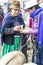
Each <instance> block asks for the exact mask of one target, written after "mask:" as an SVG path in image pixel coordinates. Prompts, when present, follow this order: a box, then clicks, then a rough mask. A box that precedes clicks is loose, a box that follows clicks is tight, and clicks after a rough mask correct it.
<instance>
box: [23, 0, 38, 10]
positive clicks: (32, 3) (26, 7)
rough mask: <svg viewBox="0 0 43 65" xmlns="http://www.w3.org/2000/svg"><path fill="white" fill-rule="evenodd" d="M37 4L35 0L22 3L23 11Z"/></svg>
mask: <svg viewBox="0 0 43 65" xmlns="http://www.w3.org/2000/svg"><path fill="white" fill-rule="evenodd" d="M37 4H38V2H37V0H28V1H26V2H25V3H24V9H25V10H26V9H28V8H31V7H32V6H35V5H37Z"/></svg>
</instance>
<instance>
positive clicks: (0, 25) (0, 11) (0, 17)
mask: <svg viewBox="0 0 43 65" xmlns="http://www.w3.org/2000/svg"><path fill="white" fill-rule="evenodd" d="M3 18H4V12H3V9H2V6H1V5H0V33H1V27H2V20H3Z"/></svg>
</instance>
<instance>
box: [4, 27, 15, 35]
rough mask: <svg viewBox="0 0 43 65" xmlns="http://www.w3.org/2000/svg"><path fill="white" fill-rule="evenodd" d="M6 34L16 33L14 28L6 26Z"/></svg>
mask: <svg viewBox="0 0 43 65" xmlns="http://www.w3.org/2000/svg"><path fill="white" fill-rule="evenodd" d="M3 33H4V34H7V35H8V34H13V33H14V28H13V27H12V28H4V31H3Z"/></svg>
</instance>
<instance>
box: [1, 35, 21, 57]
mask: <svg viewBox="0 0 43 65" xmlns="http://www.w3.org/2000/svg"><path fill="white" fill-rule="evenodd" d="M20 41H21V38H20V36H15V37H14V44H13V45H8V44H6V43H3V46H2V52H1V57H2V56H4V55H5V54H7V53H9V52H11V51H15V50H19V49H20Z"/></svg>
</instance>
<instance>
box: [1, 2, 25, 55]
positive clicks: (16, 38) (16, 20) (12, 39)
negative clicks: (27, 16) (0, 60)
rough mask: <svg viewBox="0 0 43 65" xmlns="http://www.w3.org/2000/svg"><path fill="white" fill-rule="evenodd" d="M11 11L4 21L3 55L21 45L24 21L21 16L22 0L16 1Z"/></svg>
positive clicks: (12, 4)
mask: <svg viewBox="0 0 43 65" xmlns="http://www.w3.org/2000/svg"><path fill="white" fill-rule="evenodd" d="M10 9H11V12H10V13H8V14H7V15H6V16H5V17H4V19H3V22H2V56H4V55H5V54H7V53H8V52H10V51H13V50H18V49H19V45H20V35H21V34H20V32H19V30H20V29H21V25H23V27H24V25H25V24H24V21H23V19H22V17H21V16H19V11H20V2H19V1H14V2H12V3H11V6H10Z"/></svg>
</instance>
